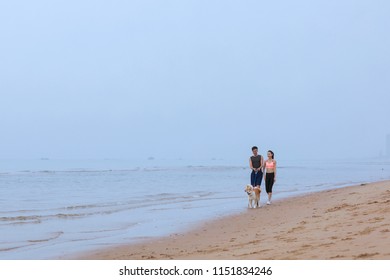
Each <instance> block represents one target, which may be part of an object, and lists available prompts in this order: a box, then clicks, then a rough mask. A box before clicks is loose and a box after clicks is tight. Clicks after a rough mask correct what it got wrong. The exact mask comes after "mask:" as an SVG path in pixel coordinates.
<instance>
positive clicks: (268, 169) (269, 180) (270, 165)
mask: <svg viewBox="0 0 390 280" xmlns="http://www.w3.org/2000/svg"><path fill="white" fill-rule="evenodd" d="M267 156H268V159H267V160H266V161H265V175H264V181H265V190H266V192H267V194H268V201H267V204H268V205H270V204H271V198H272V187H273V185H274V183H275V181H276V160H275V159H274V157H275V155H274V152H273V151H271V150H269V151H268V152H267Z"/></svg>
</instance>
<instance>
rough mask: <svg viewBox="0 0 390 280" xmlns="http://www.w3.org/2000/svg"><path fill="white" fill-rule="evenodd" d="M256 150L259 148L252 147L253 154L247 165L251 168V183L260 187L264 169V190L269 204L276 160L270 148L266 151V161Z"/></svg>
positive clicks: (274, 179) (274, 178)
mask: <svg viewBox="0 0 390 280" xmlns="http://www.w3.org/2000/svg"><path fill="white" fill-rule="evenodd" d="M258 152H259V149H258V148H257V147H256V146H254V147H252V153H253V156H251V157H250V159H249V167H250V168H251V170H252V173H251V185H252V186H254V187H255V188H259V189H260V186H261V181H262V179H263V174H264V169H265V175H264V181H265V190H266V192H267V194H268V201H267V204H268V205H269V204H271V198H272V187H273V185H274V183H275V181H276V160H275V159H274V152H272V151H271V150H269V151H268V152H267V157H268V159H267V160H266V161H264V160H263V157H262V156H261V155H259V154H258Z"/></svg>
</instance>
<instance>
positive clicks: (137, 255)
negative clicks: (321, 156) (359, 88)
mask: <svg viewBox="0 0 390 280" xmlns="http://www.w3.org/2000/svg"><path fill="white" fill-rule="evenodd" d="M262 196H264V193H262ZM275 197H276V198H277V193H276V194H275ZM244 205H247V201H246V199H245V198H244V197H243V207H244ZM76 259H107V260H114V259H136V260H142V259H178V260H188V259H194V260H204V259H213V260H214V259H217V260H222V259H234V260H243V259H251V260H254V259H276V260H289V259H295V260H307V259H316V260H318V259H319V260H330V259H349V260H352V259H385V260H390V181H384V182H377V183H369V184H362V185H358V186H351V187H345V188H341V189H335V190H329V191H323V192H319V193H313V194H309V195H305V196H300V197H294V198H289V199H285V200H279V201H275V202H274V203H273V204H272V205H262V207H261V208H259V209H247V210H245V211H244V212H243V213H240V214H237V215H231V216H227V217H224V218H221V219H218V220H213V221H207V222H205V223H203V224H202V225H200V226H198V227H196V228H194V229H190V230H189V231H188V232H185V233H178V234H173V235H170V236H168V237H164V238H159V239H152V240H149V241H147V242H143V243H138V244H128V245H123V246H118V247H113V248H109V249H104V250H100V251H94V252H88V253H86V254H83V255H81V256H77V257H76Z"/></svg>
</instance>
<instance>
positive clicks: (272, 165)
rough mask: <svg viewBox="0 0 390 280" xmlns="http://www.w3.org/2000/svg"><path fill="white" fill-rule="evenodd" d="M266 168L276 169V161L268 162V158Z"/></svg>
mask: <svg viewBox="0 0 390 280" xmlns="http://www.w3.org/2000/svg"><path fill="white" fill-rule="evenodd" d="M265 168H267V169H274V168H275V163H274V162H273V161H272V162H268V160H267V161H266V162H265Z"/></svg>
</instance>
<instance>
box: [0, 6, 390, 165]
mask: <svg viewBox="0 0 390 280" xmlns="http://www.w3.org/2000/svg"><path fill="white" fill-rule="evenodd" d="M389 13H390V2H389V1H385V0H383V1H376V0H367V1H359V0H350V1H345V0H344V1H343V0H333V1H332V0H324V1H311V0H306V1H303V0H298V1H227V0H221V1H200V0H194V1H183V0H177V1H167V0H164V1H147V0H139V1H131V0H128V1H125V0H114V1H99V0H90V1H73V0H66V1H65V0H64V1H49V0H47V1H42V0H36V1H27V0H25V1H18V0H15V1H1V2H0V36H1V39H0V40H1V44H0V95H1V101H0V127H1V142H0V143H1V146H0V158H40V157H49V158H146V157H149V156H151V155H154V156H155V157H156V158H179V157H183V158H205V159H209V158H214V157H215V158H225V159H229V158H234V159H240V158H245V161H246V160H247V157H248V156H249V155H250V147H251V146H252V145H258V146H259V147H260V149H261V152H262V153H264V154H265V151H266V150H267V149H273V150H274V151H275V153H276V155H277V156H278V158H283V159H294V158H322V157H326V158H333V157H334V158H343V157H360V156H363V157H369V156H378V155H379V154H380V153H381V152H382V153H385V136H386V134H388V133H390V124H389V120H390V109H389V108H390V106H389V105H390V95H389V94H390V32H389V30H390V17H389Z"/></svg>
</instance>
